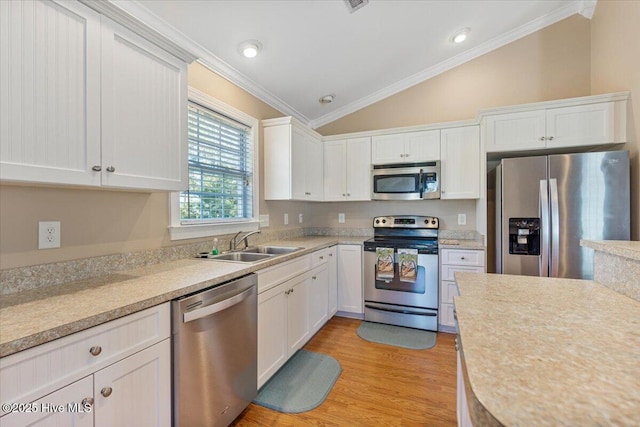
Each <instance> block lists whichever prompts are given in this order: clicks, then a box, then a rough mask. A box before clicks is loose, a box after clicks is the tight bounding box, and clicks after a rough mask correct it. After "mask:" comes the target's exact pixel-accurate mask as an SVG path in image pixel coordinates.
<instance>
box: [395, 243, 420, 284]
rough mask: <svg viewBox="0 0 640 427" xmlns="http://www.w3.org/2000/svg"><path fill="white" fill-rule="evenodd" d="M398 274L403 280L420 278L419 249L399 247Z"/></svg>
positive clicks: (408, 280)
mask: <svg viewBox="0 0 640 427" xmlns="http://www.w3.org/2000/svg"><path fill="white" fill-rule="evenodd" d="M398 274H399V275H400V280H401V281H403V282H415V281H416V279H417V278H418V250H417V249H398Z"/></svg>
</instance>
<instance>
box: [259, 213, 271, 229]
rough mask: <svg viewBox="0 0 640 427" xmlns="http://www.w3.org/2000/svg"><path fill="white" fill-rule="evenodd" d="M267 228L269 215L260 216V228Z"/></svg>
mask: <svg viewBox="0 0 640 427" xmlns="http://www.w3.org/2000/svg"><path fill="white" fill-rule="evenodd" d="M268 226H269V215H260V227H268Z"/></svg>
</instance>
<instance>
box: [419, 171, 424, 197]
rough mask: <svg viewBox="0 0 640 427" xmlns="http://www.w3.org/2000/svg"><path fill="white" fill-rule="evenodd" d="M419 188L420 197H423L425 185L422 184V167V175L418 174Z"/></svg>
mask: <svg viewBox="0 0 640 427" xmlns="http://www.w3.org/2000/svg"><path fill="white" fill-rule="evenodd" d="M418 188H419V189H420V199H422V190H423V188H424V187H423V186H422V169H420V175H418Z"/></svg>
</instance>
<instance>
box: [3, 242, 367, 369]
mask: <svg viewBox="0 0 640 427" xmlns="http://www.w3.org/2000/svg"><path fill="white" fill-rule="evenodd" d="M365 239H366V238H364V237H363V238H360V237H343V236H323V237H316V236H309V237H298V238H294V239H287V240H278V241H273V242H268V244H271V245H285V246H297V247H301V248H303V249H301V250H299V251H297V252H294V253H291V254H286V255H281V256H278V257H274V258H272V259H268V260H266V261H261V262H257V263H253V264H244V263H233V262H220V261H210V260H199V259H195V258H194V259H182V260H178V261H171V262H167V263H160V264H155V265H150V266H147V267H143V268H138V269H135V270H128V271H123V272H118V273H114V274H110V275H106V276H101V277H96V278H92V279H86V280H79V281H75V282H71V283H65V284H60V285H55V286H46V287H43V288H39V289H35V290H30V291H24V292H18V293H15V294H11V295H6V296H3V297H2V298H1V299H0V357H4V356H7V355H10V354H13V353H16V352H18V351H21V350H25V349H27V348H30V347H34V346H36V345H39V344H43V343H45V342H48V341H52V340H54V339H57V338H60V337H63V336H66V335H70V334H72V333H74V332H77V331H80V330H83V329H87V328H90V327H92V326H96V325H99V324H101V323H104V322H107V321H109V320H113V319H116V318H118V317H122V316H126V315H128V314H131V313H134V312H136V311H140V310H143V309H145V308H148V307H152V306H154V305H158V304H162V303H164V302H167V301H170V300H172V299H175V298H179V297H181V296H183V295H187V294H189V293H193V292H196V291H199V290H202V289H205V288H208V287H211V286H215V285H218V284H221V283H224V282H226V281H229V280H232V279H234V278H237V277H240V276H243V275H246V274H249V273H252V272H255V271H257V270H260V269H263V268H266V267H269V266H272V265H275V264H279V263H281V262H284V261H287V260H290V259H293V258H296V257H299V256H302V255H306V254H308V253H311V252H314V251H316V250H319V249H322V248H325V247H328V246H332V245H335V244H338V243H343V244H362V242H363V240H365Z"/></svg>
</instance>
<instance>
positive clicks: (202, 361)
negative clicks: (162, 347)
mask: <svg viewBox="0 0 640 427" xmlns="http://www.w3.org/2000/svg"><path fill="white" fill-rule="evenodd" d="M256 277H257V276H256V275H255V274H250V275H248V276H244V277H241V278H239V279H237V280H234V281H232V282H229V283H226V284H223V285H220V286H216V287H214V288H210V289H207V290H204V291H202V292H199V293H197V294H192V295H188V296H185V297H183V298H180V299H177V300H175V301H173V302H172V306H171V308H172V310H171V313H172V333H173V410H174V413H173V419H174V425H175V426H182V427H192V426H208V427H217V426H228V425H229V424H230V423H231V422H232V421H233V420H234V419H235V418H236V417H237V416H238V415H239V414H240V413H241V412H242V411H243V410H244V409H245V408H246V407H247V405H248V404H249V403H250V402H251V401H252V400H253V399H254V398H255V397H256V394H257V376H258V368H257V326H258V308H257V307H258V306H257V301H258V298H257V278H256Z"/></svg>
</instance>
